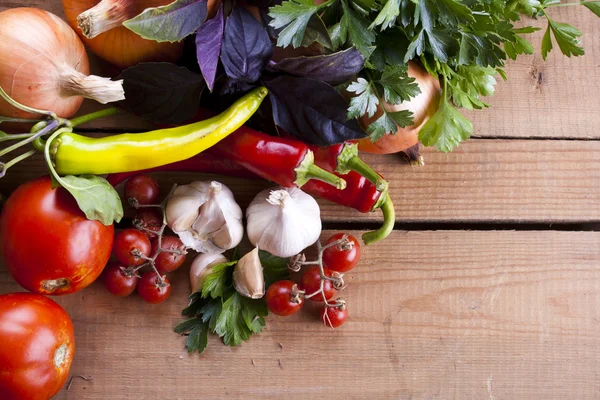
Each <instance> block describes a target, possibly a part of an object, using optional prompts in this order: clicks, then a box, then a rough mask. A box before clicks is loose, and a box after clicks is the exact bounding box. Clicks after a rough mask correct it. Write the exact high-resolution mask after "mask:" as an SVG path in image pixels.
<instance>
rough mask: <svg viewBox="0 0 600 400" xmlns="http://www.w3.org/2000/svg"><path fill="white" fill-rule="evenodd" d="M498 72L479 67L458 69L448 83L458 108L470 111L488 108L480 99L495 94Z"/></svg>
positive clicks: (449, 90)
mask: <svg viewBox="0 0 600 400" xmlns="http://www.w3.org/2000/svg"><path fill="white" fill-rule="evenodd" d="M497 72H498V71H497V70H496V69H495V68H490V67H480V66H478V65H469V66H460V67H458V68H457V70H456V72H454V73H453V74H452V78H451V79H450V80H449V82H448V92H449V95H450V98H451V99H452V101H453V102H454V104H456V105H457V106H458V107H463V108H467V109H469V110H471V109H474V108H475V109H481V108H483V107H488V105H487V104H486V103H484V102H483V101H481V100H480V99H479V97H480V96H491V95H493V94H494V86H495V85H496V79H495V78H494V76H495V75H496V73H497Z"/></svg>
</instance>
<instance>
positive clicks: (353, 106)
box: [346, 78, 379, 119]
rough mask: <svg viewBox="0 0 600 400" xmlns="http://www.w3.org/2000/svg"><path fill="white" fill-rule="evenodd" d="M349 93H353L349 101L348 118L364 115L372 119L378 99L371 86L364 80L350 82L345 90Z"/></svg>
mask: <svg viewBox="0 0 600 400" xmlns="http://www.w3.org/2000/svg"><path fill="white" fill-rule="evenodd" d="M346 90H347V91H348V92H350V93H355V94H356V96H353V97H352V99H350V105H349V107H348V118H349V119H350V118H360V117H361V116H363V115H364V114H367V115H368V116H369V118H370V117H372V116H373V115H374V114H375V112H376V111H377V105H378V104H379V99H378V98H377V95H376V94H375V92H374V91H373V88H372V86H371V84H370V83H369V82H368V81H367V80H366V79H365V78H358V79H357V80H356V82H352V83H351V84H350V85H349V86H348V88H347V89H346Z"/></svg>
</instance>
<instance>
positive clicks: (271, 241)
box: [246, 187, 321, 257]
mask: <svg viewBox="0 0 600 400" xmlns="http://www.w3.org/2000/svg"><path fill="white" fill-rule="evenodd" d="M246 219H247V226H246V229H247V231H248V238H249V239H250V242H251V243H252V244H253V245H254V246H257V247H258V248H259V249H261V250H265V251H268V252H269V253H271V254H273V255H276V256H279V257H291V256H294V255H296V254H298V253H300V252H301V251H302V250H304V249H305V248H307V247H308V246H310V245H312V244H313V243H315V242H316V241H317V240H318V239H319V235H320V234H321V210H320V209H319V205H318V204H317V202H316V201H315V199H314V198H312V197H311V196H310V195H308V194H306V193H304V192H303V191H302V190H300V189H298V188H285V187H277V188H274V189H267V190H263V191H262V192H260V193H259V194H257V195H256V197H255V198H254V200H252V203H250V206H248V209H247V210H246Z"/></svg>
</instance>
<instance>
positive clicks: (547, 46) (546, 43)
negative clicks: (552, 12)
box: [542, 24, 552, 60]
mask: <svg viewBox="0 0 600 400" xmlns="http://www.w3.org/2000/svg"><path fill="white" fill-rule="evenodd" d="M551 50H552V38H551V37H550V24H548V27H547V28H546V33H544V37H543V38H542V58H543V59H544V60H545V59H546V57H548V53H550V51H551Z"/></svg>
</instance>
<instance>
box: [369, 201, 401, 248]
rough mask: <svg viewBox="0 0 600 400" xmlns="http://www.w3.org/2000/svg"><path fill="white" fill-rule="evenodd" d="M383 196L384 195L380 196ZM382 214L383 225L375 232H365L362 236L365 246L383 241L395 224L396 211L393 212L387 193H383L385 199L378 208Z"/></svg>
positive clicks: (392, 205)
mask: <svg viewBox="0 0 600 400" xmlns="http://www.w3.org/2000/svg"><path fill="white" fill-rule="evenodd" d="M382 196H384V194H382ZM379 208H381V211H382V212H383V225H381V227H380V228H379V229H377V230H375V231H372V232H367V233H365V234H364V235H363V236H362V239H363V242H365V244H366V245H369V244H371V243H375V242H378V241H380V240H382V239H385V238H386V237H387V236H388V235H389V234H390V233H391V232H392V231H393V230H394V223H395V222H396V211H395V210H394V204H393V203H392V199H391V198H390V196H389V194H388V193H385V198H384V200H383V201H382V202H381V205H380V206H379Z"/></svg>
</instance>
